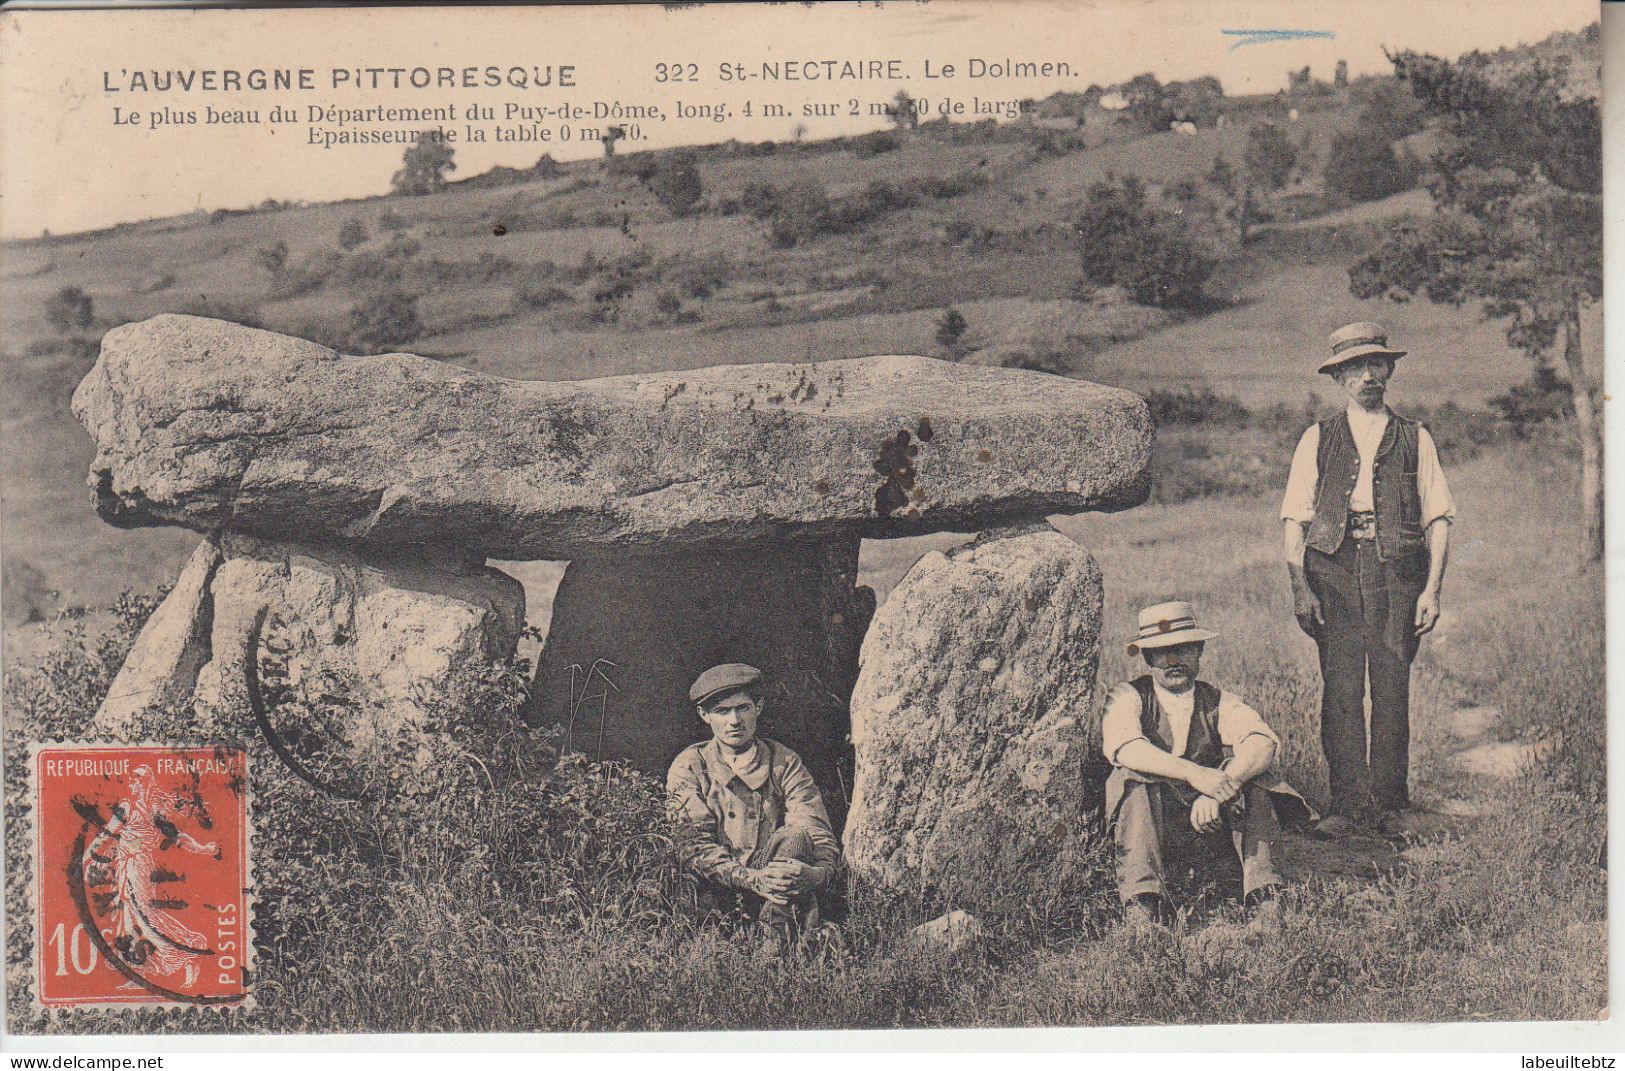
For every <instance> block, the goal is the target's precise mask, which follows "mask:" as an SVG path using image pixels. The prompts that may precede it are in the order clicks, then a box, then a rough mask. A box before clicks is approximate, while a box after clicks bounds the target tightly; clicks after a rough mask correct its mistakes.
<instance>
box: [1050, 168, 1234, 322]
mask: <svg viewBox="0 0 1625 1071" xmlns="http://www.w3.org/2000/svg"><path fill="white" fill-rule="evenodd" d="M1075 226H1076V228H1077V232H1078V237H1079V238H1080V239H1081V244H1082V259H1083V274H1084V278H1085V279H1086V280H1088V281H1089V282H1090V283H1093V284H1095V285H1099V286H1120V287H1122V288H1123V289H1125V290H1127V291H1128V293H1129V296H1130V297H1132V298H1133V299H1134V300H1135V301H1136V302H1138V303H1139V304H1141V305H1154V306H1157V307H1159V308H1198V307H1200V306H1201V305H1202V304H1203V303H1204V302H1205V301H1206V300H1207V299H1206V295H1205V293H1204V292H1203V286H1204V285H1205V284H1206V283H1207V279H1208V276H1210V275H1212V274H1213V269H1214V267H1215V266H1216V261H1214V259H1213V258H1212V257H1210V256H1208V255H1207V252H1206V250H1204V249H1203V247H1202V244H1201V243H1200V242H1199V241H1198V240H1197V239H1196V237H1195V236H1194V235H1193V234H1192V232H1191V230H1190V227H1189V226H1188V224H1187V223H1186V222H1185V220H1184V219H1182V218H1181V217H1179V216H1177V215H1175V214H1174V213H1172V212H1168V211H1166V210H1164V209H1161V208H1159V207H1157V206H1155V205H1153V204H1151V203H1150V202H1149V201H1148V200H1147V197H1146V189H1145V184H1144V183H1143V182H1141V181H1140V180H1139V179H1137V178H1134V177H1132V176H1130V177H1128V178H1125V179H1122V180H1116V179H1114V178H1112V177H1110V176H1108V178H1107V181H1105V182H1097V183H1095V184H1094V185H1093V186H1091V187H1090V188H1089V193H1088V197H1087V199H1086V200H1085V201H1084V206H1083V213H1082V215H1080V216H1079V217H1078V220H1077V222H1076V224H1075Z"/></svg>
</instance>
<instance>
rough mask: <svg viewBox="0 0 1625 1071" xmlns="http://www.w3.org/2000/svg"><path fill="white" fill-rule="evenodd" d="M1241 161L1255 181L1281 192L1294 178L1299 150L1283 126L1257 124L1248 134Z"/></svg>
mask: <svg viewBox="0 0 1625 1071" xmlns="http://www.w3.org/2000/svg"><path fill="white" fill-rule="evenodd" d="M1242 162H1243V163H1245V164H1246V165H1247V170H1248V171H1249V172H1251V174H1252V175H1253V177H1254V178H1255V179H1257V180H1258V181H1259V182H1262V183H1263V184H1264V185H1266V186H1269V187H1270V188H1271V189H1277V190H1278V189H1280V188H1281V187H1283V186H1285V185H1286V184H1287V180H1288V179H1290V178H1291V177H1292V169H1293V167H1295V166H1296V165H1297V162H1298V150H1297V148H1296V147H1295V146H1294V145H1293V144H1292V139H1291V138H1290V137H1288V136H1287V133H1286V131H1285V130H1283V129H1282V128H1281V127H1279V126H1277V125H1276V124H1274V123H1270V122H1263V123H1258V124H1256V125H1255V126H1253V128H1252V129H1251V130H1249V131H1247V151H1246V153H1245V155H1244V156H1243V157H1242Z"/></svg>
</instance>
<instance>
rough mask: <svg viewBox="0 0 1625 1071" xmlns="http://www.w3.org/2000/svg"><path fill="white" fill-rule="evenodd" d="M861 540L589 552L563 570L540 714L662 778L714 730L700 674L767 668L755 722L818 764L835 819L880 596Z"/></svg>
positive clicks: (599, 752)
mask: <svg viewBox="0 0 1625 1071" xmlns="http://www.w3.org/2000/svg"><path fill="white" fill-rule="evenodd" d="M857 571H858V540H856V539H849V540H845V541H842V542H829V543H813V544H805V545H794V544H791V545H785V546H782V547H775V548H759V549H740V550H733V551H726V552H725V551H720V550H710V551H687V552H682V553H673V554H664V555H653V556H625V555H618V556H616V557H614V558H612V559H596V558H589V559H578V560H576V561H573V562H571V563H570V565H569V567H568V568H567V569H566V570H565V573H564V579H563V580H562V581H561V582H560V584H559V588H558V592H557V594H556V595H555V597H554V601H553V620H552V624H551V626H550V628H549V631H548V634H547V642H546V644H545V646H544V647H543V649H542V654H541V658H540V661H539V663H538V667H537V675H536V680H535V683H534V686H533V687H532V689H531V707H530V717H531V720H532V721H533V722H535V723H538V724H557V725H562V726H565V727H566V728H567V730H568V732H569V745H570V746H571V747H572V748H574V749H575V750H577V751H580V752H583V753H585V754H587V755H589V756H592V757H595V758H596V757H600V756H602V757H605V758H616V759H625V760H628V761H630V762H632V763H634V764H635V765H637V766H638V767H640V768H642V769H644V770H646V771H648V772H649V773H651V774H654V775H656V776H658V777H662V778H663V777H664V776H665V774H666V770H667V768H668V767H669V766H670V765H671V761H672V759H673V758H675V757H676V755H677V753H678V752H679V751H681V750H682V749H683V748H684V747H687V746H688V745H689V744H691V743H694V742H695V741H697V740H702V739H705V738H706V737H707V736H708V735H709V734H708V731H707V729H706V727H705V725H704V723H703V722H701V721H700V719H699V716H698V715H697V714H696V713H695V711H694V707H693V705H692V704H690V703H689V702H688V689H689V685H690V684H692V683H693V682H694V678H695V677H697V676H699V675H700V673H701V672H702V671H703V670H705V669H707V668H709V667H711V666H714V665H718V664H720V663H723V662H748V663H750V664H751V665H754V666H756V667H758V668H759V669H761V670H762V671H763V672H764V673H765V674H766V675H767V678H768V682H769V690H768V695H767V697H766V700H765V706H764V710H763V715H762V722H761V724H760V726H759V727H758V731H759V732H761V733H762V734H763V735H766V736H770V737H772V738H774V739H775V740H778V741H779V742H780V743H783V744H785V745H787V746H789V747H790V748H792V749H794V750H795V751H796V752H797V753H798V754H799V755H800V756H801V757H802V758H803V759H804V760H805V761H806V763H807V766H808V768H809V769H810V770H811V771H812V774H813V777H814V778H815V779H816V780H817V781H818V785H819V788H820V789H821V790H822V791H823V793H824V799H825V803H826V804H827V806H828V807H829V809H830V812H831V818H832V819H833V820H834V821H835V822H836V823H837V824H838V823H839V822H840V821H841V816H842V814H843V813H844V811H845V794H844V790H843V784H844V785H847V786H849V785H850V784H851V776H852V771H851V762H850V748H849V746H848V744H847V731H848V718H847V699H848V697H849V696H850V695H851V693H852V683H853V680H854V679H855V678H856V676H857V657H858V646H859V644H860V642H861V641H862V638H863V630H864V628H865V627H866V626H867V625H868V623H869V618H870V616H871V614H872V613H873V612H874V595H873V593H872V592H870V591H869V589H868V588H859V587H857V586H856V577H857Z"/></svg>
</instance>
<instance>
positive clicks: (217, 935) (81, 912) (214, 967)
mask: <svg viewBox="0 0 1625 1071" xmlns="http://www.w3.org/2000/svg"><path fill="white" fill-rule="evenodd" d="M31 773H32V774H33V778H34V808H35V809H34V830H35V837H36V843H35V853H36V854H35V868H36V874H35V886H36V891H37V895H38V899H37V901H36V907H37V910H36V918H37V919H38V922H39V930H38V934H37V938H36V942H35V948H36V952H35V964H36V969H37V971H38V974H37V978H38V990H37V997H38V1000H39V1002H40V1004H42V1005H43V1006H45V1007H55V1008H74V1007H97V1006H102V1007H105V1006H110V1005H152V1004H171V1005H211V1004H213V1005H229V1004H238V1003H242V1002H243V1001H244V1000H245V999H246V998H247V996H248V982H249V956H250V951H251V948H252V946H251V944H250V940H249V936H250V935H249V918H248V910H249V855H248V851H249V847H248V841H249V812H248V759H247V756H246V755H245V754H244V753H243V752H242V751H240V750H233V749H225V748H207V747H203V748H172V747H162V746H139V747H95V746H83V745H71V744H64V745H50V744H47V745H40V746H39V747H37V748H36V750H35V754H34V761H33V765H32V769H31Z"/></svg>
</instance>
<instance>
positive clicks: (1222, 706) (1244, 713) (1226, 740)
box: [1219, 691, 1281, 747]
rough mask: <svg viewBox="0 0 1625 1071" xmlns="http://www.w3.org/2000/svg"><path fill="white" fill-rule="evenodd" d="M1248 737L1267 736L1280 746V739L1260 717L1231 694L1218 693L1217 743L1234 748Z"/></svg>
mask: <svg viewBox="0 0 1625 1071" xmlns="http://www.w3.org/2000/svg"><path fill="white" fill-rule="evenodd" d="M1249 736H1267V737H1269V738H1270V739H1271V740H1273V741H1274V742H1275V746H1276V747H1280V746H1281V738H1280V737H1278V736H1276V735H1275V730H1274V729H1271V728H1270V727H1269V726H1268V725H1267V724H1265V722H1264V718H1263V716H1262V715H1260V714H1259V713H1258V711H1256V710H1254V709H1253V708H1252V707H1250V706H1248V705H1247V704H1246V703H1243V702H1242V701H1241V699H1240V698H1239V697H1238V696H1236V695H1235V694H1234V693H1232V692H1225V691H1221V692H1220V693H1219V743H1221V744H1223V745H1224V746H1225V747H1235V746H1236V745H1237V744H1239V743H1241V742H1242V741H1243V740H1245V739H1247V738H1248V737H1249Z"/></svg>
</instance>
